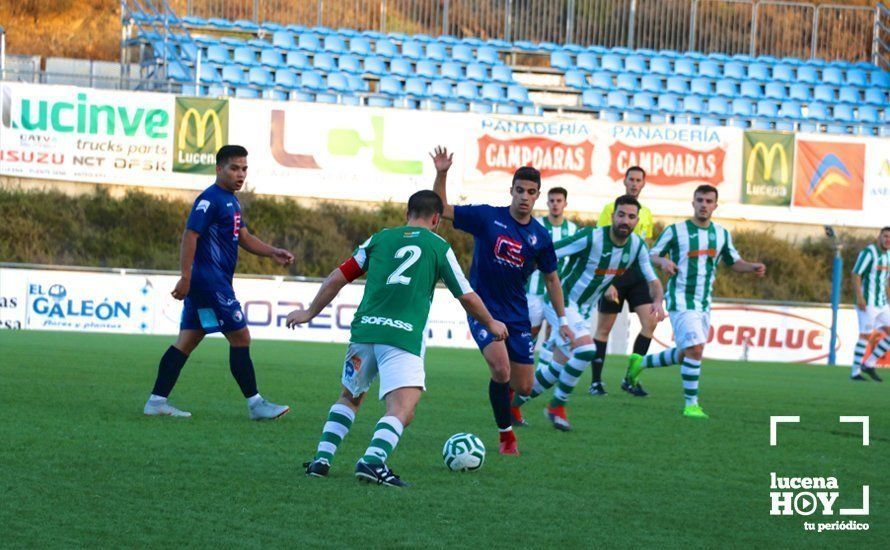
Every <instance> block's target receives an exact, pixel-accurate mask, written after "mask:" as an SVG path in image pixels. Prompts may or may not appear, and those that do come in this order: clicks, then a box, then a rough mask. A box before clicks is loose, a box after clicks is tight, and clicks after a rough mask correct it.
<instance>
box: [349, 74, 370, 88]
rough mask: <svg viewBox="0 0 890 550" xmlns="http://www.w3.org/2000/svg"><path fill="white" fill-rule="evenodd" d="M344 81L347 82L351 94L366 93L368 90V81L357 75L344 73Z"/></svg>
mask: <svg viewBox="0 0 890 550" xmlns="http://www.w3.org/2000/svg"><path fill="white" fill-rule="evenodd" d="M346 80H347V81H348V82H349V89H350V90H352V91H353V92H358V93H366V92H368V91H369V90H370V86H369V85H368V81H367V80H365V79H364V78H362V77H361V76H359V75H357V74H349V73H346Z"/></svg>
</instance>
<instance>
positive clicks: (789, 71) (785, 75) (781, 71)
mask: <svg viewBox="0 0 890 550" xmlns="http://www.w3.org/2000/svg"><path fill="white" fill-rule="evenodd" d="M773 80H775V81H778V82H787V83H792V82H794V67H792V66H791V65H776V66H774V67H773Z"/></svg>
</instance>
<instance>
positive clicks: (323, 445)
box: [315, 403, 355, 464]
mask: <svg viewBox="0 0 890 550" xmlns="http://www.w3.org/2000/svg"><path fill="white" fill-rule="evenodd" d="M354 420H355V413H354V412H352V409H350V408H349V407H347V406H346V405H343V404H341V403H334V406H333V407H331V410H330V412H328V420H327V422H325V423H324V428H322V432H321V440H320V441H319V442H318V450H317V451H315V460H327V461H328V463H329V464H330V463H331V462H333V460H334V453H336V452H337V447H339V446H340V443H342V442H343V438H344V437H346V434H347V433H349V428H351V427H352V422H353V421H354Z"/></svg>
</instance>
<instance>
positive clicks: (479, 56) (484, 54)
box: [476, 46, 501, 65]
mask: <svg viewBox="0 0 890 550" xmlns="http://www.w3.org/2000/svg"><path fill="white" fill-rule="evenodd" d="M476 61H478V62H479V63H485V64H486V65H497V64H499V63H500V62H501V58H500V56H499V55H498V51H497V50H496V49H494V48H492V47H489V46H483V47H481V48H479V49H478V50H476Z"/></svg>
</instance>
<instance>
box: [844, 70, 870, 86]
mask: <svg viewBox="0 0 890 550" xmlns="http://www.w3.org/2000/svg"><path fill="white" fill-rule="evenodd" d="M847 84H851V85H853V86H859V87H860V88H865V87H866V86H868V74H867V73H866V72H865V71H863V70H862V69H850V70H849V71H847Z"/></svg>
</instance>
